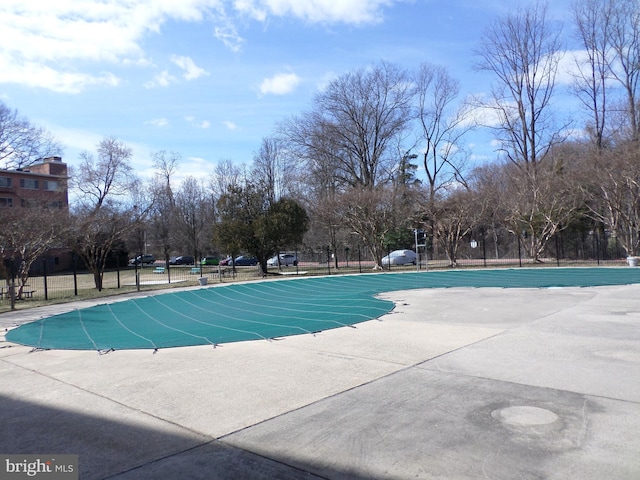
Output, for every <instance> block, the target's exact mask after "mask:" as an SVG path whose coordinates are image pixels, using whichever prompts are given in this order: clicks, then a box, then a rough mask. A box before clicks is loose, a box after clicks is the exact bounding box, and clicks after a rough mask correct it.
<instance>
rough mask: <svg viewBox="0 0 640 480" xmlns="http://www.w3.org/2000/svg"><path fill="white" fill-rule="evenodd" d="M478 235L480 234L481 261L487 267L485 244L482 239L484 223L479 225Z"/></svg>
mask: <svg viewBox="0 0 640 480" xmlns="http://www.w3.org/2000/svg"><path fill="white" fill-rule="evenodd" d="M480 235H482V263H483V264H484V268H487V245H486V243H485V241H484V225H483V226H481V227H480Z"/></svg>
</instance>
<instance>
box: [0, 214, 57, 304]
mask: <svg viewBox="0 0 640 480" xmlns="http://www.w3.org/2000/svg"><path fill="white" fill-rule="evenodd" d="M0 224H2V225H3V228H1V229H0V259H1V260H2V261H4V260H5V259H6V260H10V261H11V262H12V263H14V264H16V263H17V264H18V267H17V272H16V273H17V277H18V282H19V283H18V290H17V292H16V298H17V299H21V298H22V292H23V290H24V287H25V286H26V284H27V282H28V280H29V272H30V270H31V266H32V265H33V264H34V263H35V262H36V260H38V259H39V258H40V257H41V256H42V255H44V254H45V253H46V252H47V250H49V248H51V247H52V246H54V245H55V243H56V242H57V241H58V240H59V239H60V238H61V234H62V232H63V230H64V228H65V227H66V218H64V216H61V215H60V212H56V213H55V214H53V212H52V211H51V210H50V209H48V208H46V207H45V206H43V205H31V206H29V207H25V208H11V209H9V208H3V209H0Z"/></svg>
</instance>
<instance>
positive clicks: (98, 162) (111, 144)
mask: <svg viewBox="0 0 640 480" xmlns="http://www.w3.org/2000/svg"><path fill="white" fill-rule="evenodd" d="M131 156H132V151H131V149H130V148H129V147H127V146H126V145H125V144H124V143H123V142H122V141H120V140H117V139H116V138H114V137H107V138H105V139H104V140H102V141H101V142H100V143H99V144H98V148H97V157H96V156H95V155H94V154H92V153H90V152H83V153H82V154H80V160H81V164H80V167H79V168H78V169H77V170H76V171H74V175H73V176H72V180H73V182H72V186H73V187H74V188H75V189H77V190H78V191H79V192H80V194H81V196H80V199H79V201H80V204H81V205H82V206H83V207H88V208H90V210H91V211H98V210H100V208H101V207H102V205H103V204H104V202H105V201H106V200H107V199H108V198H110V197H123V196H125V195H127V194H128V193H130V192H131V191H132V187H133V185H135V183H136V181H137V179H136V178H135V177H134V175H133V173H132V172H133V169H132V167H131V164H130V163H129V162H130V161H131Z"/></svg>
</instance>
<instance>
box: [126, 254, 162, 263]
mask: <svg viewBox="0 0 640 480" xmlns="http://www.w3.org/2000/svg"><path fill="white" fill-rule="evenodd" d="M155 261H156V257H154V256H153V255H151V254H149V255H146V254H145V255H138V256H137V257H136V258H132V259H131V260H129V263H130V264H131V265H140V264H141V263H146V264H151V263H155Z"/></svg>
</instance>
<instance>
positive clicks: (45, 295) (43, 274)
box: [42, 257, 49, 300]
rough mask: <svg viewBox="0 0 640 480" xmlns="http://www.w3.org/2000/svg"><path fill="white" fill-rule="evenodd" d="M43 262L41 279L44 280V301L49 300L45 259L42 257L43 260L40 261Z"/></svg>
mask: <svg viewBox="0 0 640 480" xmlns="http://www.w3.org/2000/svg"><path fill="white" fill-rule="evenodd" d="M42 262H43V266H42V277H43V278H42V279H43V280H44V299H45V300H49V289H48V285H47V257H44V259H43V260H42Z"/></svg>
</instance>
